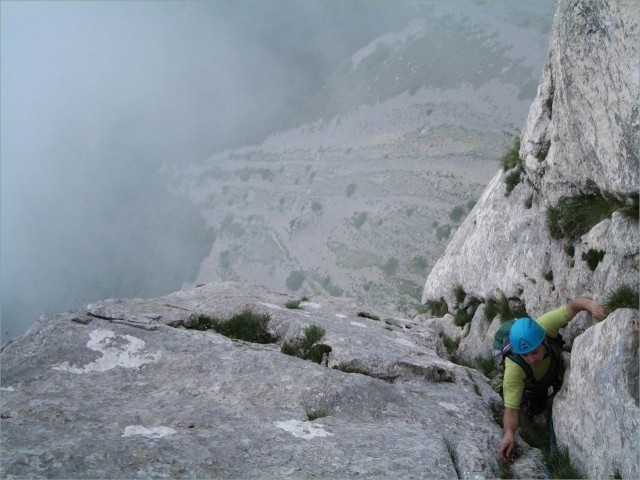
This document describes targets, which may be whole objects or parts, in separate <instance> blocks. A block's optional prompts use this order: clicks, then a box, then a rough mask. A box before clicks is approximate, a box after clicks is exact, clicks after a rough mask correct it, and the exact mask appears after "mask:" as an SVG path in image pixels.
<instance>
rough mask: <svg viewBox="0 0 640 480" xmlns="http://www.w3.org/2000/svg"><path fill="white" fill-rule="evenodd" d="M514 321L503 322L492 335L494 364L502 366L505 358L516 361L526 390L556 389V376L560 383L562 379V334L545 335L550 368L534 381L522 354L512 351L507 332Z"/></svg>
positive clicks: (529, 367) (531, 371) (529, 366)
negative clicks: (522, 372) (523, 378)
mask: <svg viewBox="0 0 640 480" xmlns="http://www.w3.org/2000/svg"><path fill="white" fill-rule="evenodd" d="M515 321H516V320H515V319H514V320H509V321H508V322H505V323H503V324H502V325H501V326H500V328H499V329H498V331H497V332H496V334H495V335H494V337H493V345H492V351H491V353H492V355H493V358H494V360H495V361H496V364H497V365H498V367H501V368H503V367H504V362H505V359H506V358H510V359H511V360H513V361H514V362H515V363H517V364H518V365H519V366H520V368H522V370H523V371H524V373H525V375H526V379H525V385H526V386H525V389H527V390H538V389H547V388H548V387H549V386H553V387H554V390H556V385H557V383H558V382H557V380H558V378H559V377H560V384H561V381H562V375H561V372H562V370H563V363H562V353H561V351H560V350H561V348H562V345H564V340H563V339H562V335H560V334H558V336H557V337H556V338H552V337H550V336H549V335H547V336H546V337H545V339H546V340H547V345H548V346H549V356H550V357H551V368H550V369H549V372H548V373H547V374H546V375H545V376H544V377H543V378H542V379H541V380H539V381H536V380H535V378H534V375H533V370H532V369H531V365H529V364H528V363H527V361H526V360H525V359H524V358H522V356H520V355H518V354H517V353H514V351H513V346H512V345H511V340H510V339H509V333H510V332H511V327H512V326H513V324H514V323H515ZM557 389H559V386H557Z"/></svg>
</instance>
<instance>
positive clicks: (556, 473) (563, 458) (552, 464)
mask: <svg viewBox="0 0 640 480" xmlns="http://www.w3.org/2000/svg"><path fill="white" fill-rule="evenodd" d="M544 463H545V464H546V465H547V468H548V469H549V473H550V474H551V478H583V477H582V476H581V474H580V472H579V471H578V469H576V467H575V466H574V465H573V463H571V458H569V450H568V449H567V447H560V448H558V449H557V450H555V451H553V452H550V451H549V452H546V453H545V456H544Z"/></svg>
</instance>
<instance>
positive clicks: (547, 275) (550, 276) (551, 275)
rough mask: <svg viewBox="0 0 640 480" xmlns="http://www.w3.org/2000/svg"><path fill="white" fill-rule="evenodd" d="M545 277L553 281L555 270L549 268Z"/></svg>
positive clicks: (548, 280)
mask: <svg viewBox="0 0 640 480" xmlns="http://www.w3.org/2000/svg"><path fill="white" fill-rule="evenodd" d="M544 279H545V280H546V281H547V282H553V270H549V271H548V272H547V273H545V274H544Z"/></svg>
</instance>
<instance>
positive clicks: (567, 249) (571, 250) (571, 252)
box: [564, 243, 576, 258]
mask: <svg viewBox="0 0 640 480" xmlns="http://www.w3.org/2000/svg"><path fill="white" fill-rule="evenodd" d="M564 253H566V254H567V255H569V256H570V257H571V258H573V256H574V255H575V254H576V247H574V246H573V244H571V243H567V244H566V245H565V246H564Z"/></svg>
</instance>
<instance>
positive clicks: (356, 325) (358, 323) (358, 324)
mask: <svg viewBox="0 0 640 480" xmlns="http://www.w3.org/2000/svg"><path fill="white" fill-rule="evenodd" d="M351 325H353V326H355V327H362V328H367V326H366V325H365V324H364V323H360V322H351Z"/></svg>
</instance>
